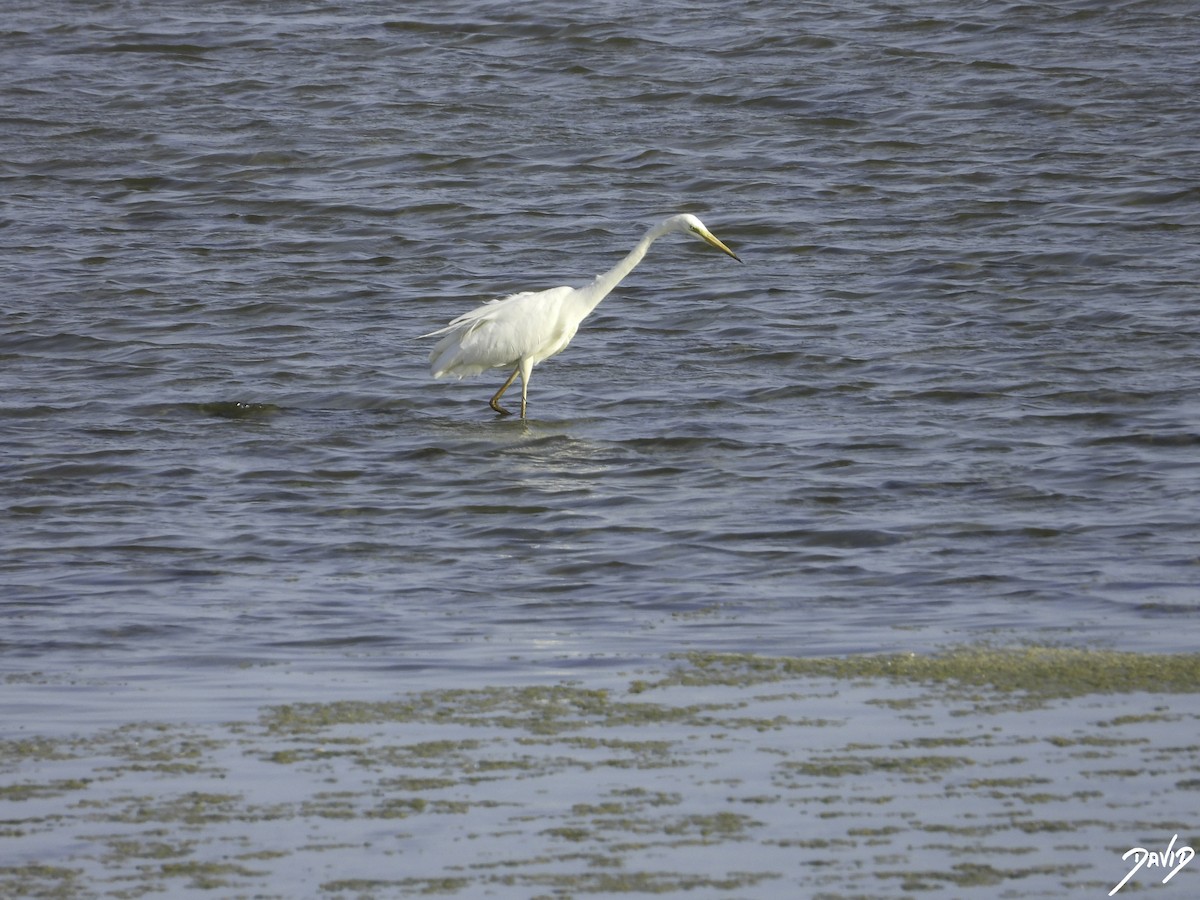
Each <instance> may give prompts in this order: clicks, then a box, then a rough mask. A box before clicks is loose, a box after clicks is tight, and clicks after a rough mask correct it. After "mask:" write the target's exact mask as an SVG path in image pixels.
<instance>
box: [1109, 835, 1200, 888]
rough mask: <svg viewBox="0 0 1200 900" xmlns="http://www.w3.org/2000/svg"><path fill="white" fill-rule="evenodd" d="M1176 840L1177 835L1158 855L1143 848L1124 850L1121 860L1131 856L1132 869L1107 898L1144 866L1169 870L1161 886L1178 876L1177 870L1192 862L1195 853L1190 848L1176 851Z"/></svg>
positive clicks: (1156, 852) (1154, 851) (1177, 838)
mask: <svg viewBox="0 0 1200 900" xmlns="http://www.w3.org/2000/svg"><path fill="white" fill-rule="evenodd" d="M1177 840H1179V835H1175V837H1173V838H1171V843H1169V844H1167V849H1166V850H1164V851H1163V852H1162V853H1159V852H1158V851H1157V850H1147V849H1146V848H1145V847H1133V848H1131V849H1129V850H1126V851H1125V855H1124V856H1122V857H1121V859H1123V860H1126V861H1127V860H1128V859H1129V858H1130V857H1131V856H1132V857H1133V868H1132V869H1130V870H1129V874H1128V875H1126V876H1125V877H1124V878H1122V879H1121V881H1120V883H1119V884H1118V885H1117V886H1116V887H1115V888H1113V889H1112V890H1111V891H1109V892H1108V896H1110V897H1111V896H1112V895H1113V894H1115V893H1116V892H1117V891H1119V890H1120V889H1121V888H1123V887H1125V885H1126V883H1128V881H1129V879H1130V878H1132V877H1133V875H1134V873H1135V872H1136V871H1137V870H1138V869H1140V868H1141V867H1142V866H1146V867H1147V868H1150V869H1157V868H1162V869H1170V870H1171V871H1170V872H1168V873H1167V874H1166V875H1164V876H1163V880H1162V883H1163V884H1166V883H1167V882H1168V881H1170V880H1171V879H1172V878H1174V877H1175V876H1176V875H1178V874H1179V870H1180V869H1182V868H1183V867H1184V866H1186V865H1187V864H1188V863H1190V862H1191V861H1192V857H1194V856H1195V855H1196V851H1195V850H1193V849H1192V848H1191V847H1180V848H1179V849H1176V848H1175V842H1176V841H1177Z"/></svg>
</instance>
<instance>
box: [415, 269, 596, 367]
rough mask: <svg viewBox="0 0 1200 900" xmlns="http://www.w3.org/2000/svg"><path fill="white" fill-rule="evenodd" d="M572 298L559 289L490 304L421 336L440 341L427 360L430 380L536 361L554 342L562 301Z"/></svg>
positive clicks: (528, 292) (562, 289)
mask: <svg viewBox="0 0 1200 900" xmlns="http://www.w3.org/2000/svg"><path fill="white" fill-rule="evenodd" d="M571 293H572V288H569V287H561V288H551V289H550V290H548V291H526V292H524V293H520V294H513V295H512V296H509V297H503V298H501V299H499V300H491V301H489V302H487V303H484V304H483V305H482V306H477V307H476V308H475V309H472V310H470V311H469V312H465V313H463V314H462V315H461V316H459V317H458V318H457V319H455V320H454V321H452V322H451V323H450V324H449V325H447V326H445V327H444V328H439V329H438V330H437V331H432V332H430V333H429V334H427V335H422V337H435V336H437V335H443V337H442V339H441V340H440V341H438V343H437V346H435V347H434V348H433V351H432V352H431V353H430V354H429V363H430V370H431V371H432V373H433V376H434V377H435V378H440V377H442V376H443V375H455V376H457V377H459V378H461V377H463V376H464V375H477V374H479V373H480V372H483V371H485V370H487V369H495V368H502V367H505V366H513V365H516V363H517V360H519V359H521V358H522V357H529V356H535V355H537V354H538V351H539V350H541V349H542V348H543V347H544V346H546V345H547V344H549V343H552V342H553V341H554V338H555V335H556V334H557V332H558V331H559V319H560V316H559V311H560V309H561V307H562V301H563V300H564V299H565V298H566V297H567V296H568V295H570V294H571Z"/></svg>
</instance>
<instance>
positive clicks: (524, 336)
mask: <svg viewBox="0 0 1200 900" xmlns="http://www.w3.org/2000/svg"><path fill="white" fill-rule="evenodd" d="M673 232H688V233H691V234H695V235H696V236H697V237H699V238H701V239H703V240H704V241H706V242H707V243H709V244H711V245H712V246H714V247H716V248H717V249H718V250H722V251H724V252H725V253H728V254H729V255H730V256H732V257H733V258H734V259H738V257H737V254H736V253H734V252H733V251H732V250H730V249H729V248H728V247H726V246H725V245H724V244H722V243H721V242H720V241H719V240H717V238H716V237H715V236H714V235H713V233H712V232H711V231H709V230H708V229H707V228H705V227H704V223H703V222H701V221H700V220H699V219H697V218H696V217H695V216H693V215H689V214H686V213H685V214H684V215H680V216H671V218H669V219H664V220H663V221H662V222H660V223H659V224H658V225H655V226H654V227H653V228H651V229H650V230H649V231H648V232H646V236H645V237H643V238H642V239H641V240H640V241H638V244H637V246H636V247H634V248H633V250H632V251H631V252H630V253H629V255H628V256H626V257H625V258H624V259H623V260H621V261H620V262H619V263H617V264H616V265H615V266H613V267H612V269H610V270H609V271H607V272H605V273H604V274H603V275H597V276H596V279H595V281H593V282H592V283H591V284H589V285H586V286H585V287H581V288H572V287H556V288H550V289H549V290H546V291H526V292H525V293H521V294H513V295H512V296H511V297H504V298H503V299H500V300H491V301H489V302H487V303H485V304H483V305H482V306H478V307H476V308H475V309H473V310H471V311H470V312H467V313H463V314H462V315H461V316H459V317H458V318H457V319H455V320H454V321H453V322H451V323H450V324H449V325H447V326H446V327H445V328H439V329H438V330H437V331H432V332H430V333H429V334H424V335H421V336H422V337H435V336H437V335H444V337H443V338H442V339H441V340H440V341H438V343H437V346H436V347H434V348H433V352H432V353H430V354H429V370H430V372H431V373H432V375H433V377H434V378H442V377H444V376H447V375H448V376H451V377H454V378H462V377H464V376H466V375H478V374H479V373H480V372H483V371H486V370H487V369H508V368H511V369H512V374H511V375H509V376H508V380H507V381H505V382H504V384H503V385H501V387H500V390H498V391H496V394H495V396H493V397H492V400H491V406H492V409H494V410H496V412H498V413H500V414H501V415H507V414H508V410H506V409H504V408H503V407H502V406H500V397H501V396H502V395H503V394H504V392H505V391H506V390H508V387H509V385H511V384H512V383H513V380H514V379H516V377H517V376H518V375H520V376H521V418H522V419H523V418H525V404H526V401H527V398H528V394H529V376H530V373H532V372H533V367H534V366H536V365H537V364H538V363H540V362H541V361H542V360H544V359H549V358H550V357H551V356H553V355H554V354H556V353H558V352H560V351H561V350H563V349H564V348H566V346H567V344H569V343H570V342H571V338H573V337H574V336H575V332H576V331H577V330H578V329H579V323H580V322H582V321H583V320H584V319H585V318H586V317H587V315H588V313H590V312H591V311H592V310H593V309H595V308H596V305H597V304H598V303H599V302H600V301H601V300H603V299H604V298H605V297H606V296H608V294H609V292H610V291H612V289H613V288H615V287H616V286H617V285H618V284H619V283H620V282H621V279H622V278H624V277H625V276H626V275H628V274H629V273H630V272H632V271H633V269H634V266H636V265H637V264H638V263H640V262H641V261H642V257H644V256H645V255H646V251H647V250H649V249H650V245H651V244H653V243H654V242H655V241H656V240H658V239H659V238H660V237H662V236H663V235H666V234H671V233H673ZM738 262H741V260H738Z"/></svg>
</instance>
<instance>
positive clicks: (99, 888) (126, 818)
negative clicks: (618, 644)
mask: <svg viewBox="0 0 1200 900" xmlns="http://www.w3.org/2000/svg"><path fill="white" fill-rule="evenodd" d="M1197 676H1200V655H1192V654H1188V655H1148V654H1125V653H1114V652H1109V651H1100V650H1078V649H1067V648H1055V647H1020V648H991V647H979V646H976V647H968V648H961V649H957V650H953V651H949V652H945V653H941V654H934V655H912V654H896V655H877V656H862V657H839V658H816V659H800V658H778V657H771V658H768V657H758V656H747V655H731V654H691V655H686V656H682V657H680V658H678V659H676V660H670V661H664V664H663V666H662V667H661V668H660V669H659V670H657V671H638V672H631V673H626V674H624V675H622V676H620V677H619V678H610V679H609V680H608V681H606V682H605V683H604V684H602V685H601V684H587V683H581V682H569V683H568V682H563V683H556V684H528V685H520V686H511V687H480V688H475V689H463V688H456V689H446V690H433V691H424V692H419V693H412V694H400V695H397V696H395V697H393V698H389V699H386V700H382V701H360V700H353V699H347V700H343V701H336V702H327V703H299V704H289V705H280V706H272V707H267V708H264V709H263V710H262V711H261V714H260V716H259V717H258V718H257V719H256V720H254V721H240V722H230V723H226V724H223V725H218V726H196V727H189V726H186V725H179V724H165V723H155V722H131V723H128V724H125V725H122V726H121V727H117V728H112V729H108V730H103V731H98V732H95V733H90V734H79V735H75V736H72V737H69V738H61V737H56V738H50V737H46V738H39V737H37V736H27V737H24V738H23V739H21V740H19V741H16V740H10V741H5V742H3V743H0V767H2V768H0V771H2V776H0V851H2V855H0V861H2V862H0V895H3V896H28V897H81V898H82V897H142V896H156V895H158V896H166V895H169V896H172V897H186V896H204V897H212V896H221V897H280V898H283V897H288V898H292V897H308V896H313V897H330V898H333V897H339V898H340V897H345V898H350V897H353V898H361V897H401V896H413V895H443V896H454V895H460V896H483V895H486V896H500V897H507V896H511V897H570V896H581V895H583V896H595V895H605V894H623V895H635V894H664V893H675V892H684V891H686V892H687V893H688V896H689V897H731V896H738V897H774V896H810V897H826V898H835V897H856V896H872V897H879V896H909V895H911V896H918V895H925V894H927V893H930V892H933V893H935V894H939V893H940V895H943V896H962V895H964V894H965V893H972V892H974V893H978V894H979V895H980V896H1004V895H1006V894H1008V895H1012V896H1022V897H1038V896H1044V897H1060V896H1064V895H1067V894H1069V893H1077V892H1082V893H1084V894H1087V895H1094V896H1102V895H1104V894H1107V892H1108V891H1109V890H1111V889H1112V888H1113V886H1114V885H1116V883H1117V882H1118V881H1120V880H1121V878H1123V877H1124V875H1125V874H1126V872H1127V871H1128V868H1129V865H1128V864H1126V863H1125V862H1123V861H1122V859H1121V857H1122V854H1124V853H1125V851H1127V850H1129V849H1130V848H1132V847H1138V846H1140V847H1151V848H1160V847H1165V846H1166V845H1167V844H1168V842H1169V841H1170V840H1171V838H1172V836H1173V835H1175V834H1178V835H1179V838H1178V842H1177V843H1178V845H1179V846H1183V845H1187V846H1195V845H1196V844H1197V841H1198V840H1200V834H1198V827H1200V826H1198V823H1197V820H1196V813H1195V810H1196V808H1197V804H1196V801H1197V798H1198V797H1200V793H1198V791H1200V772H1198V768H1200V767H1198V765H1197V763H1198V762H1200V741H1197V740H1196V738H1195V735H1196V733H1197V727H1196V725H1197V719H1198V717H1200V699H1198V697H1197V693H1198V690H1200V677H1197ZM1164 874H1166V873H1165V872H1164V871H1163V870H1162V869H1157V870H1155V869H1150V868H1146V869H1143V870H1142V871H1141V872H1139V873H1137V874H1136V875H1135V876H1134V878H1133V879H1131V881H1130V883H1129V885H1128V886H1127V887H1126V888H1125V890H1127V891H1131V892H1132V891H1133V890H1134V889H1135V888H1137V887H1143V888H1149V887H1151V885H1152V883H1153V885H1154V886H1155V887H1157V888H1158V889H1159V890H1161V891H1162V896H1163V897H1164V898H1166V897H1169V896H1171V895H1177V896H1189V895H1190V894H1191V893H1193V892H1194V890H1195V888H1194V885H1193V884H1192V883H1191V882H1192V880H1193V879H1195V878H1197V877H1200V876H1198V875H1197V874H1196V872H1193V871H1189V869H1187V868H1185V869H1183V870H1181V871H1180V872H1179V873H1178V875H1177V877H1176V878H1174V879H1173V880H1172V881H1171V882H1170V883H1169V884H1167V885H1159V884H1157V883H1158V882H1160V881H1161V879H1162V877H1163V875H1164Z"/></svg>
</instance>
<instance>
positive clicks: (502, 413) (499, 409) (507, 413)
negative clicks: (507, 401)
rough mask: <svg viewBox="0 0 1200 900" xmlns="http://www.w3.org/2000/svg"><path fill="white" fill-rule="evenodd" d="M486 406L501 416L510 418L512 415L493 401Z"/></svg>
mask: <svg viewBox="0 0 1200 900" xmlns="http://www.w3.org/2000/svg"><path fill="white" fill-rule="evenodd" d="M488 405H489V406H491V408H492V409H494V410H495V411H496V412H498V413H500V415H502V416H511V415H512V413H510V412H509V411H508V410H507V409H505V408H504V407H503V406H501V405H500V404H499V403H497V402H496V401H495V400H493V401H492V402H491V403H490V404H488Z"/></svg>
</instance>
